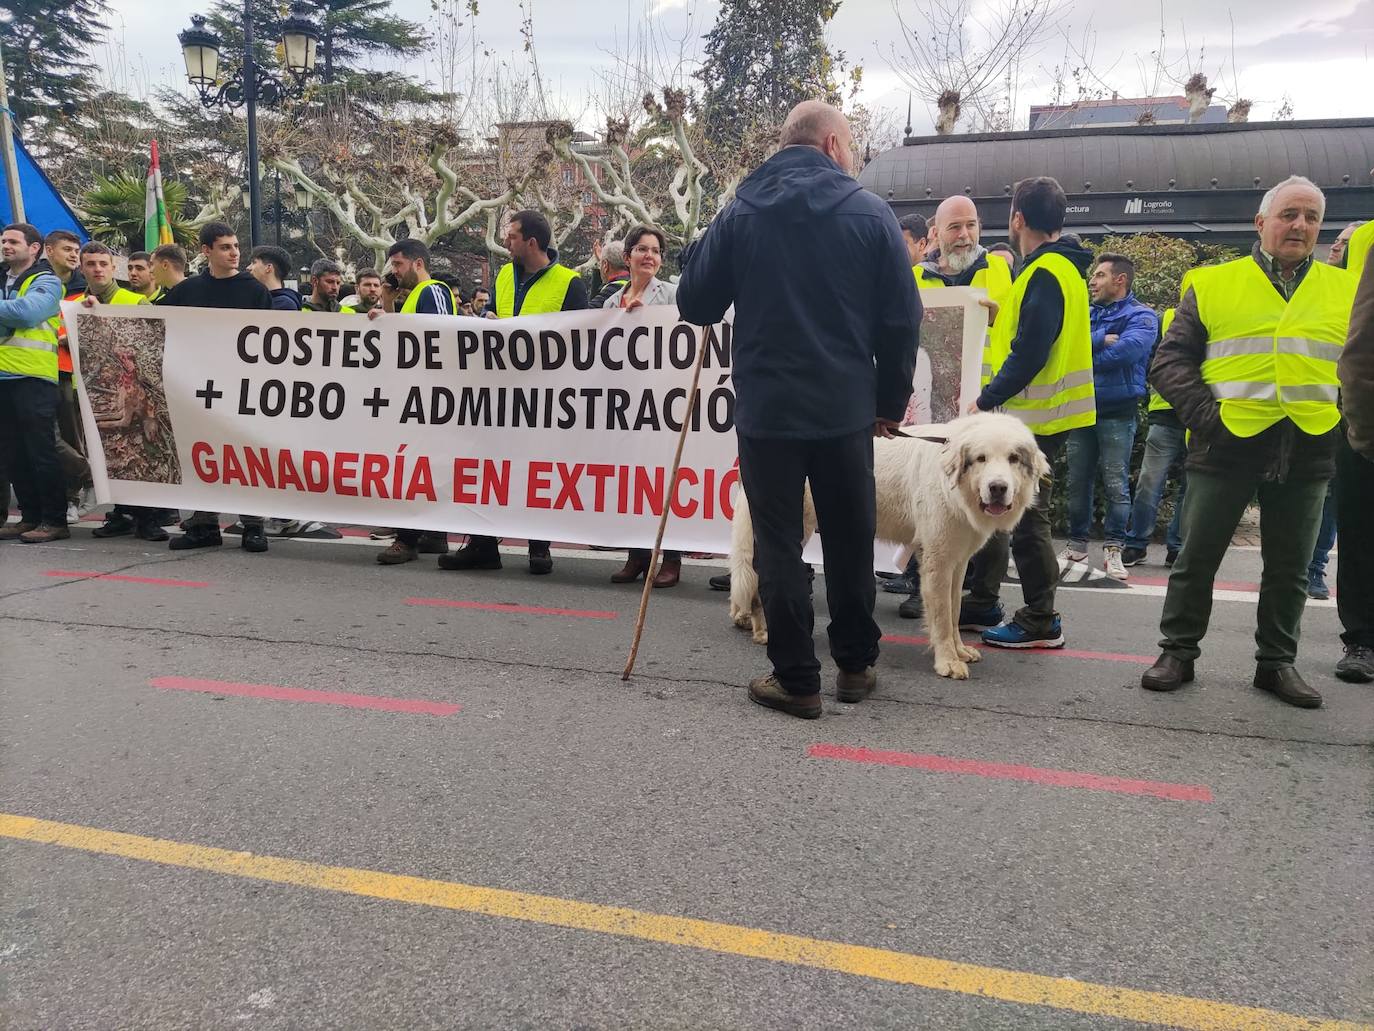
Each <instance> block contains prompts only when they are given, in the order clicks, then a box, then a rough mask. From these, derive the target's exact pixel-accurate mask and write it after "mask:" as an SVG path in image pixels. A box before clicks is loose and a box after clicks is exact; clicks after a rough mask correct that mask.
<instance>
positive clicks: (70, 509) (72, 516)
mask: <svg viewBox="0 0 1374 1031" xmlns="http://www.w3.org/2000/svg"><path fill="white" fill-rule="evenodd" d="M80 521H81V513H80V511H78V510H77V507H76V503H75V502H72V503H71V504H69V505H68V506H67V525H68V526H71V525H73V524H74V523H79V522H80Z"/></svg>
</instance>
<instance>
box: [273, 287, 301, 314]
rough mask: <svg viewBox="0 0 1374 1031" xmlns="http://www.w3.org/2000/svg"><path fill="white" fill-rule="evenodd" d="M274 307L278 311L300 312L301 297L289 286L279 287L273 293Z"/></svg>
mask: <svg viewBox="0 0 1374 1031" xmlns="http://www.w3.org/2000/svg"><path fill="white" fill-rule="evenodd" d="M272 307H273V308H275V309H276V310H277V311H300V310H301V295H300V294H298V293H297V292H296V291H295V290H292V289H291V288H290V287H289V286H279V287H277V289H275V290H273V291H272Z"/></svg>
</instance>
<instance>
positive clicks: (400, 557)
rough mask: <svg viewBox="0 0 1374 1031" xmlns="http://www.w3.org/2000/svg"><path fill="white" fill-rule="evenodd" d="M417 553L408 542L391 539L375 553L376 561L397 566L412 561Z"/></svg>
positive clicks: (417, 556)
mask: <svg viewBox="0 0 1374 1031" xmlns="http://www.w3.org/2000/svg"><path fill="white" fill-rule="evenodd" d="M419 557H420V556H419V554H418V553H417V552H416V550H415V549H414V548H412V547H411V546H410V545H409V544H405V543H403V542H401V541H392V542H391V544H390V545H389V546H388V547H386V548H384V549H383V550H382V551H381V552H379V553H378V555H377V561H378V562H379V563H381V564H382V565H384V566H399V565H400V564H401V563H403V562H414V561H415V560H416V559H417V558H419Z"/></svg>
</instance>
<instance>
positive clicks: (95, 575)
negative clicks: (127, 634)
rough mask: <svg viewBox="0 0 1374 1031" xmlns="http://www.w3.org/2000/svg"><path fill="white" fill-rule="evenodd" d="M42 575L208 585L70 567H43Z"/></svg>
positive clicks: (193, 581)
mask: <svg viewBox="0 0 1374 1031" xmlns="http://www.w3.org/2000/svg"><path fill="white" fill-rule="evenodd" d="M43 575H44V576H75V577H80V578H81V579H83V580H118V581H119V582H120V583H126V584H152V585H153V586H155V587H209V586H210V585H209V584H208V583H205V582H204V581H202V580H164V579H163V578H162V577H158V576H121V575H120V574H118V573H94V572H85V571H77V570H71V569H45V570H44V571H43Z"/></svg>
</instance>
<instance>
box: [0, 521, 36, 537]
mask: <svg viewBox="0 0 1374 1031" xmlns="http://www.w3.org/2000/svg"><path fill="white" fill-rule="evenodd" d="M37 529H38V524H37V523H11V524H10V525H9V526H5V527H0V541H17V540H18V539H19V536H20V534H25V533H28V532H29V531H30V530H37Z"/></svg>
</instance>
